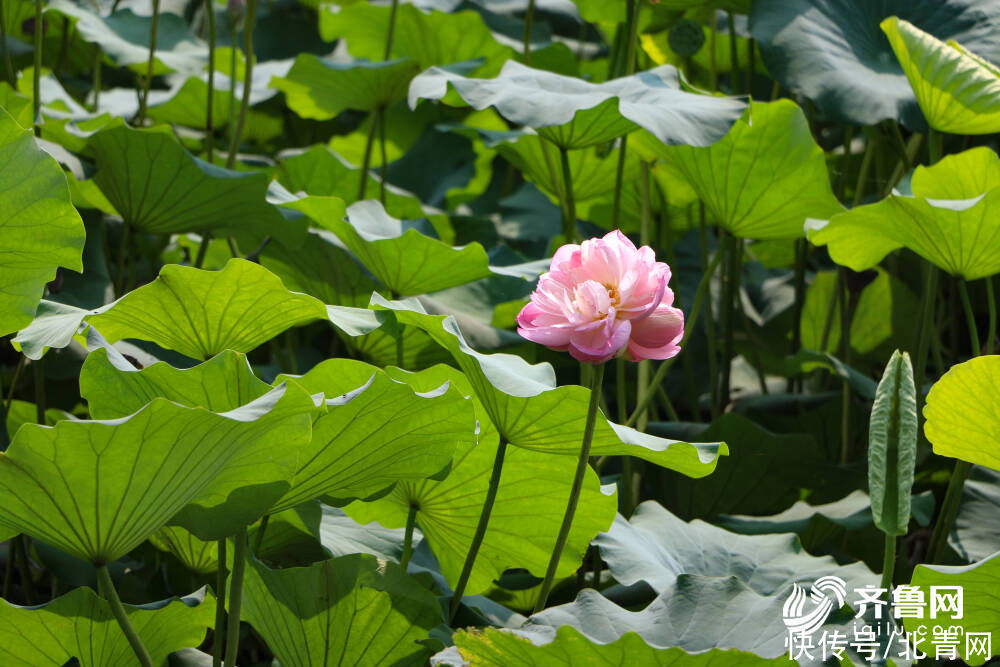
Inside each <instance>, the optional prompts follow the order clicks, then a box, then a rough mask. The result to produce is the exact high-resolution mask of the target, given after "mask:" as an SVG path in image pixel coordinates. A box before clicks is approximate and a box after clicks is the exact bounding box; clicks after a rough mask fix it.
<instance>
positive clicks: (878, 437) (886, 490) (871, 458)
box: [868, 350, 917, 535]
mask: <svg viewBox="0 0 1000 667" xmlns="http://www.w3.org/2000/svg"><path fill="white" fill-rule="evenodd" d="M916 460H917V389H916V387H915V386H914V385H913V366H912V365H911V364H910V355H908V354H907V353H906V352H903V353H900V352H899V350H896V352H895V353H893V355H892V357H891V358H890V359H889V363H888V364H886V367H885V372H884V373H883V374H882V381H881V382H879V384H878V389H877V390H876V392H875V404H874V405H872V414H871V420H870V421H869V425H868V488H869V490H870V493H871V498H872V516H873V517H874V520H875V525H876V526H878V528H879V530H881V531H882V532H884V533H886V534H887V535H906V533H907V532H908V531H909V526H910V492H911V490H912V488H913V469H914V467H915V466H916Z"/></svg>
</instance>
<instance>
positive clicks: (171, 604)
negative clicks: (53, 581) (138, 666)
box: [0, 586, 215, 667]
mask: <svg viewBox="0 0 1000 667" xmlns="http://www.w3.org/2000/svg"><path fill="white" fill-rule="evenodd" d="M125 613H126V614H127V615H128V619H129V621H130V622H131V623H132V625H133V626H134V627H135V630H136V632H137V633H138V634H139V637H140V638H141V639H142V642H143V644H145V646H146V649H147V650H148V651H149V654H150V657H151V658H152V659H153V664H154V665H163V664H166V662H167V656H168V655H169V654H171V653H173V652H174V651H178V650H180V649H183V648H188V647H193V646H198V645H199V644H201V642H202V641H203V640H204V639H205V630H206V628H210V627H212V624H213V622H214V619H215V599H214V598H212V597H211V596H209V595H208V594H207V593H206V591H205V589H202V590H200V591H197V592H195V593H192V594H191V595H188V596H185V597H182V598H173V599H170V600H162V601H160V602H154V603H153V604H147V605H140V606H133V605H125ZM0 619H2V623H0V659H2V660H3V663H4V664H5V665H23V666H24V667H62V665H65V664H66V663H67V662H70V660H71V659H72V658H76V660H78V661H79V664H80V665H81V667H119V666H120V665H131V664H134V663H135V653H133V651H132V647H131V645H129V643H128V640H127V639H126V638H125V635H124V633H122V631H121V628H120V627H119V626H118V623H117V621H116V620H115V617H114V616H113V615H112V613H111V606H110V605H109V604H108V603H107V602H106V601H105V600H103V599H102V598H99V597H98V596H97V595H96V594H95V593H94V591H92V590H91V589H90V588H88V587H86V586H82V587H80V588H75V589H73V590H72V591H70V592H69V593H66V594H65V595H62V596H60V597H58V598H56V599H54V600H52V601H51V602H48V603H46V604H44V605H41V606H38V607H19V606H17V605H12V604H10V603H9V602H7V601H2V602H0Z"/></svg>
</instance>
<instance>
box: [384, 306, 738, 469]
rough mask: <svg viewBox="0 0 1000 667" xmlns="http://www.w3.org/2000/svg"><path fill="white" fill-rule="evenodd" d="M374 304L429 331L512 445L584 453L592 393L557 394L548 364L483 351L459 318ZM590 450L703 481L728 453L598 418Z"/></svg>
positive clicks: (560, 390) (720, 446)
mask: <svg viewBox="0 0 1000 667" xmlns="http://www.w3.org/2000/svg"><path fill="white" fill-rule="evenodd" d="M372 303H373V305H374V306H375V307H376V308H379V309H388V310H390V311H391V312H392V313H393V314H394V315H395V317H396V318H397V320H398V321H399V322H401V323H403V324H408V325H410V326H415V327H418V328H420V329H422V330H423V331H426V332H427V333H428V334H429V335H430V336H431V338H433V339H434V340H435V341H436V342H437V343H438V344H439V345H441V346H442V347H444V348H445V349H447V350H448V351H449V352H450V353H451V355H452V357H453V358H454V360H455V362H456V363H457V364H458V366H459V367H460V368H461V369H462V371H463V372H464V373H465V376H466V377H467V378H468V381H469V384H470V387H471V391H472V392H474V393H475V395H476V397H477V398H478V400H479V401H480V402H481V403H482V405H483V406H484V409H485V411H486V415H487V416H488V417H489V420H490V421H491V422H492V424H493V425H494V426H495V428H496V429H497V431H498V432H499V433H500V434H501V436H502V437H503V438H505V439H506V440H507V442H509V443H510V444H512V445H515V446H517V447H521V448H525V449H532V450H535V451H538V452H545V453H550V454H569V455H576V454H578V453H579V451H580V450H579V448H580V443H581V442H582V440H583V430H584V426H585V423H586V416H587V405H588V404H589V402H590V391H589V390H587V389H585V388H583V387H579V386H563V387H556V386H555V373H554V372H553V370H552V367H551V366H549V365H548V364H535V365H531V364H529V363H527V362H526V361H524V359H522V358H521V357H518V356H515V355H510V354H483V353H481V352H477V351H476V350H474V349H473V348H472V347H470V346H469V344H468V343H467V342H466V341H465V338H464V337H463V336H462V332H461V331H460V330H459V328H458V324H457V322H456V321H455V318H453V317H450V316H443V315H428V314H427V313H425V312H423V308H422V307H421V306H420V304H419V303H418V302H416V301H413V300H407V301H391V302H390V301H386V300H385V299H383V298H382V297H381V296H379V295H378V294H375V295H374V296H373V297H372ZM481 421H482V420H481ZM591 451H592V452H593V454H594V456H601V455H605V454H615V455H629V456H637V457H639V458H642V459H645V460H647V461H650V462H652V463H655V464H656V465H659V466H663V467H666V468H670V469H672V470H676V471H678V472H681V473H683V474H684V475H687V476H690V477H704V476H705V475H708V474H710V473H711V472H712V471H713V470H714V469H715V466H716V464H717V462H718V460H719V457H720V456H725V455H726V454H727V453H728V451H729V450H728V448H727V447H726V444H725V443H724V442H708V443H687V442H681V441H678V440H668V439H666V438H658V437H656V436H653V435H649V434H648V433H641V432H639V431H636V430H635V429H632V428H628V427H626V426H621V425H619V424H612V423H611V422H609V421H607V420H606V419H598V420H597V423H596V425H595V430H594V435H593V444H592V448H591Z"/></svg>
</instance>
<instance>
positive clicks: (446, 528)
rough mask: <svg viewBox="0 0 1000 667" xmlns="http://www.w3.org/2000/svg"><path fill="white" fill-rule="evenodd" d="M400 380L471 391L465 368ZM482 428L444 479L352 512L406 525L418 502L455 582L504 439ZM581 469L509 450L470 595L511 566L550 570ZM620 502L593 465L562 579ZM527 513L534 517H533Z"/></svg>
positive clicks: (419, 517) (419, 516)
mask: <svg viewBox="0 0 1000 667" xmlns="http://www.w3.org/2000/svg"><path fill="white" fill-rule="evenodd" d="M396 377H399V378H400V379H403V380H406V381H408V382H411V383H414V388H416V389H418V390H419V389H420V388H422V385H427V384H429V385H431V386H433V385H435V384H437V383H438V382H440V381H441V380H442V379H447V380H448V381H449V382H450V383H451V384H452V385H453V386H455V387H456V388H458V389H459V390H460V391H463V392H470V391H471V388H470V387H469V385H468V383H467V382H466V381H465V379H464V378H463V377H462V375H461V373H459V372H458V371H456V370H455V369H453V368H450V367H446V366H435V367H433V368H431V369H428V370H426V371H423V372H421V373H419V374H409V373H404V372H397V373H396ZM476 413H477V415H478V418H479V423H480V425H484V424H485V423H486V421H485V418H484V415H485V411H484V410H483V404H482V403H480V402H478V401H476ZM482 429H483V432H482V433H481V434H480V438H479V444H478V445H473V444H468V443H464V444H462V445H460V446H459V447H458V449H457V451H456V453H455V457H454V460H453V461H452V467H451V471H450V472H449V473H448V476H447V477H446V478H445V479H444V480H442V481H434V480H421V481H408V482H399V483H397V484H396V487H395V488H394V489H393V490H392V492H391V493H390V494H389V495H387V496H384V497H382V498H380V499H378V500H374V501H372V502H355V503H351V504H350V505H348V506H346V507H345V508H344V511H345V512H346V513H347V515H348V516H350V517H351V518H352V519H354V520H355V521H357V522H359V523H371V522H372V521H378V523H379V524H381V525H382V526H385V527H387V528H400V527H403V526H404V525H405V524H406V519H407V514H408V513H409V508H410V506H411V505H415V506H416V507H417V508H418V509H417V513H416V522H417V525H418V526H419V527H420V530H421V532H422V533H423V536H424V538H425V539H426V540H427V542H428V544H429V545H430V547H431V549H432V550H433V552H434V555H435V556H436V557H437V560H438V563H439V565H440V569H441V574H442V575H443V576H444V578H445V579H446V580H447V581H448V583H449V585H451V586H454V585H455V583H456V582H457V581H458V577H459V574H460V573H461V571H462V565H463V563H464V562H465V557H466V554H468V552H469V547H470V545H471V544H472V539H473V535H474V533H475V532H476V526H477V524H478V522H479V515H480V512H481V511H482V507H483V502H484V499H485V498H486V491H487V486H488V482H489V477H490V471H491V470H492V469H493V461H494V459H495V457H496V452H497V446H498V444H499V441H498V439H497V434H496V431H495V429H493V428H492V427H490V426H482ZM577 446H579V445H577ZM575 466H576V461H575V460H574V459H573V458H572V457H569V456H551V455H549V454H545V453H541V452H533V451H530V450H526V449H521V448H519V447H508V448H507V450H506V453H505V457H504V469H503V473H502V474H501V476H500V486H499V489H498V491H497V497H496V504H495V505H494V508H493V513H492V514H491V516H490V522H489V525H488V527H487V530H486V535H485V537H484V539H483V542H482V546H481V548H480V551H479V555H478V557H477V559H476V567H475V568H474V569H473V570H472V576H471V577H470V579H469V582H468V588H467V592H468V593H470V594H473V593H480V592H483V591H485V590H487V589H488V588H489V587H490V585H491V583H492V582H493V580H494V579H497V578H498V577H499V576H500V575H501V574H502V573H503V572H504V571H505V570H507V569H510V568H526V569H527V570H529V571H530V572H532V573H534V574H535V575H536V576H541V575H543V574H544V573H545V568H546V567H547V565H548V561H549V558H550V556H551V555H552V549H553V547H554V545H555V537H556V534H557V533H558V532H559V526H560V525H561V524H562V519H563V514H564V512H565V510H566V499H567V498H568V497H569V490H570V485H571V483H572V481H573V479H572V478H573V475H572V471H573V469H574V468H575ZM616 507H617V500H616V498H615V496H614V495H610V496H608V495H604V493H603V492H602V491H601V487H600V480H599V479H598V478H597V475H596V474H595V473H594V472H593V471H592V470H590V469H588V470H587V472H586V477H585V479H584V485H583V491H582V494H581V497H580V508H581V511H579V512H578V513H577V514H576V517H575V518H574V521H573V526H572V528H571V530H570V534H569V539H568V541H567V543H566V548H565V550H564V551H563V554H562V558H561V559H560V561H559V567H558V570H557V571H556V576H557V577H565V576H569V575H570V574H572V573H573V571H574V570H576V568H577V567H579V565H580V561H581V560H582V559H583V555H584V552H586V550H587V545H588V543H589V542H590V540H591V538H593V537H594V536H595V535H596V534H597V533H599V532H601V531H602V530H607V528H608V526H609V525H610V524H611V521H612V519H613V518H614V514H615V508H616ZM525 517H531V520H530V521H525Z"/></svg>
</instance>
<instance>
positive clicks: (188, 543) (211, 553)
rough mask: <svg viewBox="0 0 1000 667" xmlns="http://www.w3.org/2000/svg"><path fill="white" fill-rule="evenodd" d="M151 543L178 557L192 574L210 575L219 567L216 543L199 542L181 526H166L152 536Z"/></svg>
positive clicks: (150, 537)
mask: <svg viewBox="0 0 1000 667" xmlns="http://www.w3.org/2000/svg"><path fill="white" fill-rule="evenodd" d="M149 541H150V543H151V544H152V545H153V546H154V547H156V548H157V549H159V550H160V551H166V552H169V553H171V554H173V555H174V556H176V557H177V560H179V561H180V562H181V563H183V564H184V567H186V568H188V569H189V570H191V571H192V572H197V573H198V574H208V573H210V572H215V571H216V570H217V569H218V567H219V561H218V546H217V545H216V542H206V541H205V540H199V539H198V538H197V537H195V536H194V535H192V534H191V533H190V532H189V531H187V530H185V529H183V528H181V527H180V526H164V527H163V528H160V529H159V530H158V531H156V532H155V533H153V534H152V535H150V536H149Z"/></svg>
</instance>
